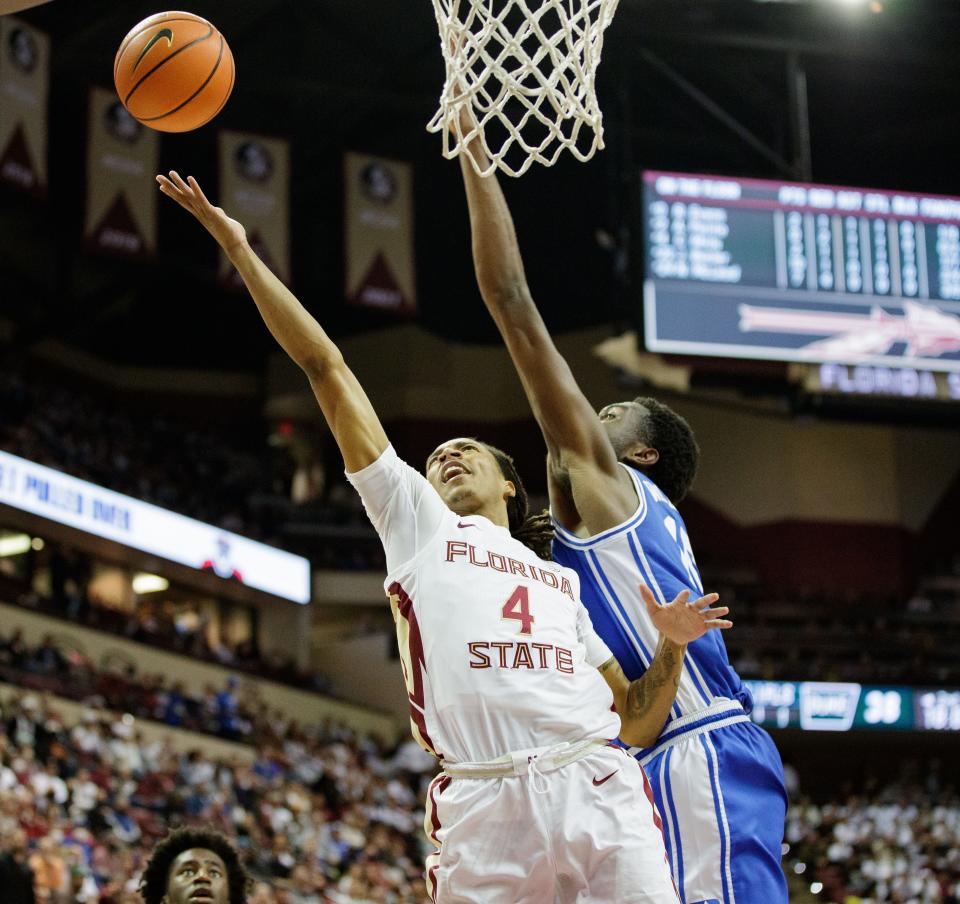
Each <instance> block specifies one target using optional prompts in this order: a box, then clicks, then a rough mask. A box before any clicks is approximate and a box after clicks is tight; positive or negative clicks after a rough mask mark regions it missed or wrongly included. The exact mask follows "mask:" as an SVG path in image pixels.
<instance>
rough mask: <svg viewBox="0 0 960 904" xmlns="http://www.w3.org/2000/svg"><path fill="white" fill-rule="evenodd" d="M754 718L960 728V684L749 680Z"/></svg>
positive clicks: (847, 726)
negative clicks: (940, 685) (898, 685)
mask: <svg viewBox="0 0 960 904" xmlns="http://www.w3.org/2000/svg"><path fill="white" fill-rule="evenodd" d="M744 684H746V685H747V687H749V688H750V692H751V693H752V694H753V712H752V713H751V714H750V715H751V718H752V719H753V721H754V722H756V723H757V724H758V725H763V726H764V727H766V728H801V729H803V730H805V731H853V730H859V729H885V730H888V731H889V730H901V731H903V730H906V731H960V688H933V687H931V688H916V687H887V686H873V685H865V684H853V683H848V682H828V681H800V682H797V681H745V682H744Z"/></svg>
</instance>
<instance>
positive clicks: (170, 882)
mask: <svg viewBox="0 0 960 904" xmlns="http://www.w3.org/2000/svg"><path fill="white" fill-rule="evenodd" d="M249 884H250V880H249V878H248V876H247V872H246V870H245V869H244V868H243V864H242V863H241V862H240V858H239V857H238V856H237V851H236V848H234V846H233V845H232V844H231V843H230V842H229V841H228V840H227V838H226V836H225V835H221V834H220V833H219V832H214V831H211V830H209V829H178V830H176V831H175V832H171V833H170V834H169V835H168V836H167V837H166V838H165V839H164V840H163V841H161V842H160V844H158V845H157V848H156V850H155V851H154V852H153V856H152V857H151V858H150V860H149V862H148V863H147V868H146V869H145V870H144V872H143V880H142V881H141V883H140V894H141V895H142V896H143V900H144V902H145V904H245V902H246V900H247V891H248V888H249Z"/></svg>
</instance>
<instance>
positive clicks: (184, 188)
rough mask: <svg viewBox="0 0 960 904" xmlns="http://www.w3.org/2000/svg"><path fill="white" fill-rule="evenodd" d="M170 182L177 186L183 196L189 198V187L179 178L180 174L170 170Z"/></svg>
mask: <svg viewBox="0 0 960 904" xmlns="http://www.w3.org/2000/svg"><path fill="white" fill-rule="evenodd" d="M170 181H171V182H172V183H173V184H174V185H176V186H177V188H179V189H180V191H182V192H183V193H184V194H185V195H187V196H188V197H189V195H190V186H189V185H187V183H186V182H184V181H183V179H181V178H180V173H178V172H177V171H176V170H170Z"/></svg>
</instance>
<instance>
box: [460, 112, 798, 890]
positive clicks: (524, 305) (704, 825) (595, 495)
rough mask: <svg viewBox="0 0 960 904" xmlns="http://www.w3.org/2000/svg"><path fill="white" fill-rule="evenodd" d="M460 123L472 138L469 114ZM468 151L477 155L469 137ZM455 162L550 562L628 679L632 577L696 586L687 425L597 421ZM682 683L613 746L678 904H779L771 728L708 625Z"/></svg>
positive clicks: (499, 224)
mask: <svg viewBox="0 0 960 904" xmlns="http://www.w3.org/2000/svg"><path fill="white" fill-rule="evenodd" d="M465 115H466V116H468V117H469V114H465ZM463 126H464V128H463V134H465V135H466V134H469V133H470V131H471V130H472V123H470V122H465V123H463ZM468 152H469V153H473V154H475V155H477V157H478V158H481V157H483V151H482V149H481V148H480V142H479V140H477V141H474V142H473V144H472V145H470V146H469V150H468ZM480 162H481V163H484V164H485V163H486V161H485V160H480ZM461 169H462V171H463V177H464V182H465V185H466V190H467V199H468V203H469V207H470V220H471V226H472V231H473V251H474V262H475V266H476V272H477V279H478V282H479V284H480V290H481V294H482V295H483V299H484V302H485V303H486V305H487V308H488V309H489V310H490V313H491V314H492V315H493V318H494V320H495V321H496V323H497V326H498V328H499V329H500V332H501V334H502V335H503V337H504V340H505V342H506V345H507V348H508V349H509V351H510V354H511V357H512V358H513V361H514V364H515V365H516V367H517V370H518V372H519V374H520V379H521V381H522V383H523V386H524V390H525V391H526V394H527V397H528V399H529V401H530V403H531V406H532V408H533V411H534V415H535V416H536V418H537V421H538V423H539V424H540V428H541V430H542V432H543V435H544V439H545V440H546V443H547V447H548V450H549V461H548V481H549V487H550V505H551V510H552V513H553V517H554V520H555V523H556V540H555V542H554V550H553V558H554V559H555V560H556V561H558V562H561V563H562V564H565V565H568V566H570V567H572V568H574V569H576V571H577V572H578V573H579V574H580V577H581V583H582V587H581V590H582V595H581V599H582V601H583V603H584V605H585V606H586V607H587V609H588V611H589V613H590V616H591V619H592V621H593V624H594V625H595V626H596V630H597V632H598V634H599V635H600V636H601V637H602V638H603V640H604V642H605V643H606V644H607V646H608V647H609V648H610V649H611V651H612V652H613V654H614V656H615V657H616V659H617V661H618V662H619V663H620V665H621V667H622V668H623V669H624V671H625V673H626V675H627V676H628V677H629V678H633V679H635V678H638V677H639V676H641V675H644V674H649V667H650V664H651V661H656V660H655V658H654V651H655V649H656V648H657V645H658V643H659V642H660V632H659V631H658V630H657V629H656V627H655V620H654V619H652V618H651V617H650V614H649V611H645V610H644V607H642V606H639V605H638V604H637V599H636V594H635V593H634V592H633V587H635V586H636V584H637V582H638V581H642V582H644V583H645V584H647V585H648V586H649V587H650V588H652V590H653V591H654V592H655V593H656V595H657V598H658V599H659V600H660V601H661V602H665V601H666V600H668V599H670V598H671V597H673V596H674V595H675V594H676V593H677V592H679V591H680V590H681V589H687V590H690V591H692V592H693V593H695V594H696V593H701V592H702V588H701V582H700V575H699V573H698V571H697V565H696V561H695V559H694V556H693V550H692V548H691V546H690V540H689V537H688V536H687V531H686V528H685V527H684V524H683V519H682V518H681V517H680V514H679V512H677V510H676V508H675V506H674V503H675V502H676V501H679V500H680V499H682V498H683V496H684V495H685V494H686V491H687V490H688V489H689V486H690V483H691V482H692V480H693V475H694V473H695V471H696V463H697V455H698V450H697V446H696V442H695V441H694V439H693V434H692V431H691V430H690V428H689V426H688V425H687V424H686V422H685V421H684V420H683V419H682V418H680V417H678V416H677V415H676V414H675V413H674V412H672V411H670V409H668V408H667V407H666V406H665V405H662V404H661V403H659V402H657V401H656V400H654V399H637V400H634V401H630V402H622V403H618V404H615V405H608V406H607V407H606V408H604V409H603V410H602V411H601V412H600V418H599V419H598V418H597V415H596V414H595V412H594V410H593V408H592V407H591V405H590V403H589V402H588V401H587V399H586V397H585V396H584V395H583V393H582V392H581V391H580V388H579V387H578V386H577V383H576V381H575V380H574V378H573V375H572V374H571V372H570V368H569V367H568V365H567V363H566V362H565V361H564V360H563V358H562V357H561V356H560V353H559V352H558V351H557V349H556V347H555V346H554V344H553V340H552V339H551V337H550V335H549V333H548V331H547V329H546V327H545V325H544V323H543V320H542V318H541V317H540V314H539V312H538V311H537V308H536V306H535V305H534V303H533V299H532V297H531V295H530V290H529V287H528V285H527V281H526V276H525V274H524V268H523V261H522V259H521V256H520V251H519V246H518V243H517V237H516V234H515V231H514V227H513V220H512V217H511V215H510V210H509V208H508V207H507V203H506V200H505V199H504V196H503V193H502V192H501V190H500V187H499V185H498V183H497V179H496V176H489V177H487V178H480V177H479V176H477V174H476V172H475V171H474V169H473V167H472V166H471V165H470V162H469V161H468V160H466V159H465V158H464V157H463V156H461ZM677 684H678V686H677V688H676V690H677V693H676V697H675V699H674V698H672V697H671V698H669V699H668V698H667V697H666V696H660V697H659V698H658V700H657V703H656V704H655V708H656V709H657V713H658V719H659V721H658V722H657V725H656V729H655V730H654V731H653V733H652V734H651V735H650V736H648V737H647V738H646V739H644V740H643V741H642V742H639V743H638V742H637V741H635V740H632V739H628V738H625V737H624V736H622V735H621V740H622V741H623V742H624V744H625V745H626V746H628V747H630V748H632V749H631V752H632V753H634V754H635V755H636V756H637V758H638V759H639V761H640V762H641V763H642V764H643V765H644V766H645V768H647V770H648V771H649V773H650V775H651V778H652V779H654V781H653V787H654V794H655V797H656V801H657V805H658V807H659V808H660V812H661V815H662V816H663V818H664V820H665V825H666V839H667V848H668V853H669V855H670V860H671V867H672V869H673V875H674V880H675V881H676V884H677V888H678V890H679V892H680V896H681V899H682V900H683V902H684V904H719V902H723V904H735V902H736V901H737V900H739V901H740V904H785V902H786V901H787V888H786V881H785V878H784V875H783V871H782V869H781V866H780V856H781V855H780V845H781V842H782V839H783V824H784V818H785V815H786V791H785V788H784V782H783V767H782V764H781V762H780V757H779V754H778V753H777V750H776V747H775V746H774V744H773V741H772V739H771V738H770V736H769V735H768V734H767V733H766V732H765V731H763V729H761V728H760V727H759V726H757V725H755V724H754V723H753V722H751V721H750V718H749V713H750V710H751V708H752V699H751V697H750V692H749V690H747V688H746V687H745V686H744V685H743V683H742V682H741V681H740V678H739V676H738V675H737V674H736V672H735V671H734V670H733V668H732V667H731V666H730V663H729V661H728V659H727V653H726V649H725V647H724V644H723V638H722V637H721V636H720V635H719V634H717V633H716V632H712V633H711V634H709V635H707V636H705V637H702V638H700V639H698V640H697V641H696V642H695V643H692V644H690V645H689V647H688V648H687V649H686V650H685V651H684V666H683V670H682V672H681V674H680V680H679V681H678V683H677Z"/></svg>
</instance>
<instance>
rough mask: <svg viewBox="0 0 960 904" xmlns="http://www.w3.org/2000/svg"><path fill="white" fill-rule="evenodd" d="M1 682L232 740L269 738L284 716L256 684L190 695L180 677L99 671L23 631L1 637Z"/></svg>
mask: <svg viewBox="0 0 960 904" xmlns="http://www.w3.org/2000/svg"><path fill="white" fill-rule="evenodd" d="M0 680H3V681H6V682H8V683H10V684H15V685H17V686H21V687H26V688H30V689H33V690H36V691H40V692H48V693H53V694H57V695H58V696H61V697H66V698H68V699H71V700H77V701H81V700H86V699H92V700H94V701H95V702H96V703H97V704H98V705H102V706H107V707H109V708H110V709H113V710H118V711H120V712H124V713H129V714H130V715H131V716H134V717H136V718H142V719H151V720H154V721H157V722H162V723H164V724H165V725H169V726H170V727H172V728H185V729H190V730H192V731H199V732H203V733H205V734H211V735H216V736H218V737H220V738H225V739H226V740H230V741H239V742H245V743H254V742H256V741H258V740H259V739H260V738H262V737H264V736H269V735H270V733H271V731H272V728H271V726H272V725H273V724H274V723H275V722H276V720H277V719H278V718H280V717H279V716H277V715H276V713H274V712H272V711H271V709H270V707H269V706H268V704H267V702H266V701H265V700H263V699H262V696H260V695H259V694H257V693H256V691H257V689H258V687H259V685H258V684H257V683H256V682H248V683H244V684H243V685H241V683H240V682H239V681H238V679H237V678H236V677H230V678H228V679H227V680H226V681H225V683H224V685H223V686H221V687H215V686H213V685H207V686H206V687H205V688H204V690H203V692H202V693H201V694H191V693H189V692H188V691H187V690H186V689H185V687H184V685H183V683H182V682H180V681H177V680H176V679H174V680H171V679H169V678H167V677H166V676H165V675H159V674H158V675H140V674H138V673H137V669H136V665H135V664H134V663H132V662H121V663H118V664H117V665H115V666H114V667H112V668H105V667H101V668H98V667H97V666H96V665H95V664H94V663H93V662H91V661H90V660H89V659H88V658H87V657H86V656H84V655H83V653H82V652H80V651H79V650H78V649H77V648H75V647H70V646H64V645H61V644H58V643H57V642H56V641H55V640H54V638H53V637H52V636H47V637H45V638H44V640H43V642H42V643H41V644H40V645H39V646H30V645H28V644H27V643H25V642H24V639H23V634H22V632H21V631H19V630H14V631H12V632H11V633H10V634H6V635H4V634H2V633H0Z"/></svg>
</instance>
